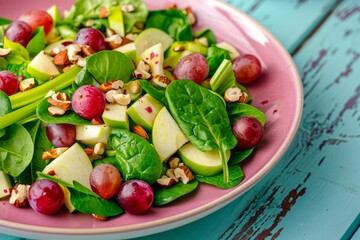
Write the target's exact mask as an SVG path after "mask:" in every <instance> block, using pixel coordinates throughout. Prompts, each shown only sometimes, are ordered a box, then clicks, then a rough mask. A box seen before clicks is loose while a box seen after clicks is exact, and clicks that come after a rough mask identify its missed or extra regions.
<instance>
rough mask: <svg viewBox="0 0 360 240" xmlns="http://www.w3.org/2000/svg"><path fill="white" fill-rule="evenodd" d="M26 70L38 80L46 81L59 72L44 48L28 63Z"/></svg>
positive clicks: (40, 81)
mask: <svg viewBox="0 0 360 240" xmlns="http://www.w3.org/2000/svg"><path fill="white" fill-rule="evenodd" d="M27 71H28V72H29V73H30V74H31V75H32V76H33V77H34V78H35V79H36V80H37V81H38V82H39V83H43V82H46V81H48V80H49V79H50V78H51V77H56V76H57V75H59V74H60V72H59V70H58V69H57V67H56V66H55V64H54V63H53V62H52V60H51V58H50V57H49V56H48V55H47V54H46V52H45V51H44V50H42V51H40V52H39V53H38V54H37V55H36V56H35V58H34V59H33V60H31V62H30V63H29V65H28V67H27Z"/></svg>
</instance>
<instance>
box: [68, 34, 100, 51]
mask: <svg viewBox="0 0 360 240" xmlns="http://www.w3.org/2000/svg"><path fill="white" fill-rule="evenodd" d="M74 43H75V44H82V45H88V46H90V47H91V48H92V49H93V50H94V51H95V52H98V51H101V50H105V49H106V41H105V37H104V35H103V34H102V32H100V31H99V30H97V29H95V28H83V29H81V30H80V31H79V32H78V34H77V35H76V37H75V40H74Z"/></svg>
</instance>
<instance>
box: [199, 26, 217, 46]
mask: <svg viewBox="0 0 360 240" xmlns="http://www.w3.org/2000/svg"><path fill="white" fill-rule="evenodd" d="M194 35H195V37H196V38H202V37H206V38H207V40H208V43H209V46H211V45H214V44H216V42H217V40H216V37H215V34H214V33H213V32H212V31H211V30H210V29H208V28H205V29H202V30H200V31H197V32H195V34H194Z"/></svg>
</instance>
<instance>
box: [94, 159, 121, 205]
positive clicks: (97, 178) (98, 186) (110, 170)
mask: <svg viewBox="0 0 360 240" xmlns="http://www.w3.org/2000/svg"><path fill="white" fill-rule="evenodd" d="M120 185H121V175H120V172H119V170H118V169H117V168H116V167H115V166H114V165H112V164H108V163H102V164H99V165H97V166H96V167H95V168H94V169H93V170H92V172H91V174H90V186H91V189H92V190H93V191H94V192H95V193H97V194H98V195H99V196H100V197H101V198H103V199H110V198H112V197H113V196H115V195H116V193H117V192H118V191H119V188H120Z"/></svg>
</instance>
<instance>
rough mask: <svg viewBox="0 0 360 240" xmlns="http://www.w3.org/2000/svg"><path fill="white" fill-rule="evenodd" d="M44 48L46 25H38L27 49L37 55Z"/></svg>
mask: <svg viewBox="0 0 360 240" xmlns="http://www.w3.org/2000/svg"><path fill="white" fill-rule="evenodd" d="M44 48H45V32H44V27H38V28H37V29H36V30H35V31H34V33H33V38H32V39H31V40H30V42H29V43H28V44H27V45H26V49H27V50H28V52H29V53H30V54H31V55H33V56H35V55H36V54H38V53H39V52H40V51H41V50H43V49H44Z"/></svg>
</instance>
